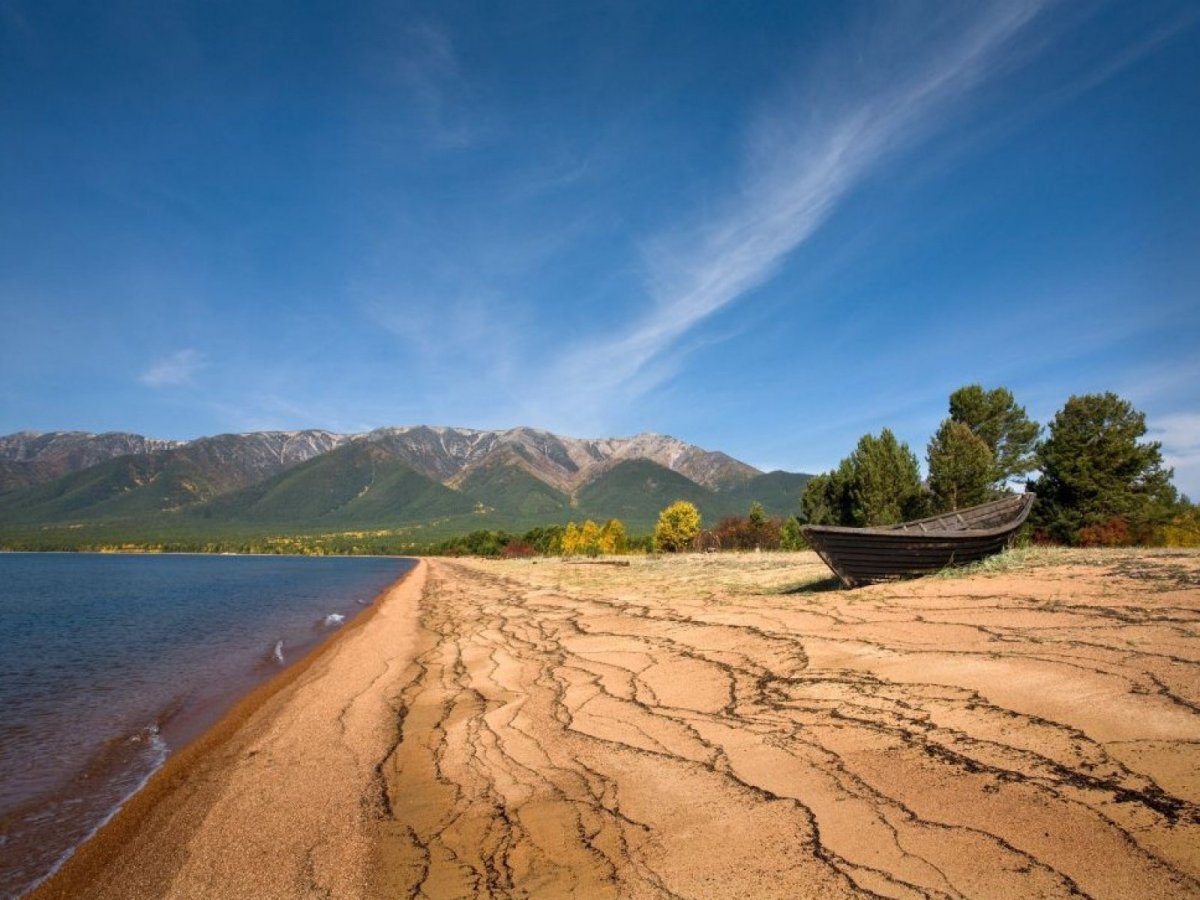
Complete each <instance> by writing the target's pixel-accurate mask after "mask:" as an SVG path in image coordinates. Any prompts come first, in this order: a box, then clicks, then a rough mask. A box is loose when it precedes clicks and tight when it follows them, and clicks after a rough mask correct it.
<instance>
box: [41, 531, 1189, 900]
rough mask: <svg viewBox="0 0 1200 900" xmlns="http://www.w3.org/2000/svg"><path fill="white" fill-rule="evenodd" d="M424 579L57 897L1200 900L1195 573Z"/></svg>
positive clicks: (608, 573) (702, 563)
mask: <svg viewBox="0 0 1200 900" xmlns="http://www.w3.org/2000/svg"><path fill="white" fill-rule="evenodd" d="M828 574H829V573H828V570H826V569H824V567H823V566H822V565H821V564H820V562H819V561H817V559H816V557H815V556H814V555H812V554H762V555H754V554H747V555H742V556H725V555H721V556H710V557H700V556H688V557H680V558H662V559H634V560H633V561H632V564H631V565H630V566H628V567H616V566H603V565H578V564H571V563H564V562H560V561H546V560H539V561H537V562H530V561H522V562H485V561H477V560H463V561H452V560H431V561H427V562H426V563H424V564H423V565H421V566H420V567H419V568H418V569H417V570H416V571H414V573H412V574H411V575H410V576H409V577H408V578H407V579H405V580H404V581H403V582H401V583H400V584H399V585H398V586H397V587H395V588H394V589H393V590H392V591H391V592H390V593H389V594H388V596H387V597H386V598H385V599H384V600H383V601H382V602H381V603H380V604H379V605H378V607H377V609H376V610H374V612H373V613H372V614H371V615H370V616H369V617H361V618H360V620H358V621H356V623H355V624H354V626H352V628H350V629H348V630H347V632H346V633H344V634H343V635H342V636H341V638H340V639H339V640H338V641H337V642H335V643H334V644H333V645H332V646H330V647H329V648H328V649H327V650H326V651H325V652H323V653H322V654H320V655H319V656H318V657H316V658H315V659H314V660H313V661H312V662H311V663H310V664H309V665H308V666H307V667H304V668H303V669H301V670H299V671H295V672H292V673H291V674H290V675H289V676H288V678H289V681H288V682H287V683H286V684H277V685H274V686H273V687H272V689H271V692H270V693H269V695H268V696H264V697H259V698H257V699H256V698H250V699H249V700H248V701H246V703H245V704H243V706H242V707H239V709H238V710H235V712H234V713H233V714H232V715H231V717H230V718H228V719H227V720H226V721H225V722H223V723H222V725H221V726H219V727H218V729H216V730H215V731H214V733H211V734H209V735H207V736H206V737H205V738H204V739H203V740H202V741H201V742H199V743H198V744H196V745H194V746H193V747H191V748H189V749H188V750H186V751H184V752H183V753H180V754H178V755H177V756H176V757H175V758H173V759H172V760H171V762H170V763H168V766H167V767H166V769H164V771H163V772H162V773H160V775H159V776H158V777H156V778H155V779H154V780H153V781H152V783H151V784H150V785H149V787H148V789H147V790H145V791H143V792H142V794H140V795H139V796H138V797H137V798H135V800H134V801H133V802H132V803H131V804H129V805H128V806H127V808H126V810H125V811H123V812H122V814H121V815H119V816H118V817H117V819H116V820H114V822H113V823H112V824H110V825H109V826H108V827H107V828H106V829H105V830H104V831H102V832H101V834H100V835H99V837H98V838H97V839H95V840H93V841H92V842H91V843H89V844H88V845H87V846H85V847H84V848H83V850H82V851H81V852H80V853H78V854H77V855H76V856H75V857H74V859H73V860H72V861H71V862H70V863H69V864H68V865H67V866H66V867H65V868H64V870H63V871H62V872H61V873H60V875H59V877H57V878H56V879H54V880H52V881H51V882H50V883H49V884H47V885H46V886H44V888H43V889H42V891H40V892H39V893H38V894H37V896H54V897H63V896H85V895H86V896H89V897H152V896H153V897H158V896H173V897H210V898H213V897H308V896H332V897H359V896H380V897H394V896H427V897H463V896H535V897H561V896H580V897H605V896H610V897H732V896H742V897H826V896H837V897H840V896H861V895H864V894H875V895H881V896H888V897H919V896H935V897H956V896H969V897H1029V896H1043V897H1059V896H1063V897H1065V896H1072V895H1073V896H1079V895H1086V896H1093V897H1130V896H1154V897H1196V896H1200V752H1197V751H1198V750H1200V555H1197V554H1195V553H1190V554H1177V553H1169V552H1162V551H1157V552H1155V551H1141V552H1124V551H1122V552H1112V553H1056V554H1051V555H1048V556H1045V557H1039V558H1038V559H1036V560H1035V561H1033V562H1030V563H1028V564H1026V565H1025V566H1022V567H1020V568H1017V569H1014V570H1012V571H999V572H995V573H977V574H973V575H970V576H967V577H953V578H942V577H938V578H927V579H922V580H919V581H914V582H906V583H900V584H893V585H879V586H875V587H870V588H865V589H860V590H855V591H842V590H831V589H828V588H829V587H830V584H829V578H828Z"/></svg>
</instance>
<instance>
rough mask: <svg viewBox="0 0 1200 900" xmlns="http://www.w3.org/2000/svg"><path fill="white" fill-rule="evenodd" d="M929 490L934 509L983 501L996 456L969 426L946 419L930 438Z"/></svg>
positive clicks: (986, 497)
mask: <svg viewBox="0 0 1200 900" xmlns="http://www.w3.org/2000/svg"><path fill="white" fill-rule="evenodd" d="M926 459H927V460H928V462H929V490H930V493H932V494H933V503H934V508H935V510H936V511H937V512H943V511H945V510H951V509H962V508H963V507H966V506H975V505H977V504H979V503H986V502H987V500H988V497H989V495H990V494H991V491H990V489H989V486H990V484H991V482H992V480H993V473H994V471H995V459H994V457H993V456H992V451H991V450H990V449H989V448H988V445H987V444H986V443H985V442H984V440H983V438H981V437H979V436H978V435H977V434H975V432H974V431H972V430H971V428H970V426H968V425H967V424H965V423H963V422H956V421H954V420H953V419H946V420H945V421H943V422H942V426H941V427H940V428H939V429H938V432H937V434H935V435H934V436H933V438H932V440H930V442H929V450H928V452H927V454H926Z"/></svg>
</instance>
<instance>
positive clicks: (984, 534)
mask: <svg viewBox="0 0 1200 900" xmlns="http://www.w3.org/2000/svg"><path fill="white" fill-rule="evenodd" d="M1035 499H1036V498H1035V496H1034V495H1033V494H1013V495H1011V496H1008V497H1005V498H1003V499H1002V500H996V501H994V502H992V503H985V504H983V505H982V506H972V507H969V508H967V509H959V510H955V511H953V512H947V513H942V514H941V515H938V516H930V517H929V518H928V519H916V520H915V521H912V522H901V523H900V524H899V525H886V526H880V527H876V528H842V527H838V526H835V525H805V526H804V527H803V528H802V529H801V530H802V531H803V533H804V536H805V537H806V538H807V539H808V543H809V544H810V545H811V546H812V548H813V549H814V550H816V551H817V553H818V554H820V557H821V559H823V560H825V564H826V565H828V566H829V568H831V569H833V571H834V574H836V575H837V577H838V578H840V579H841V581H842V584H844V585H845V586H846V587H856V586H858V585H861V584H871V583H872V582H876V581H892V580H895V579H898V578H914V577H917V576H920V575H929V574H930V573H932V572H937V571H938V570H940V569H944V568H946V567H947V566H960V565H965V564H967V563H972V562H975V561H977V560H980V559H983V558H984V557H986V556H991V555H992V554H993V553H999V552H1000V551H1001V550H1003V549H1004V548H1006V547H1008V546H1009V545H1010V544H1011V543H1012V541H1013V539H1014V538H1015V537H1016V534H1017V531H1018V530H1019V529H1020V527H1021V525H1022V524H1024V522H1025V519H1026V518H1028V516H1029V510H1030V509H1032V508H1033V502H1034V500H1035Z"/></svg>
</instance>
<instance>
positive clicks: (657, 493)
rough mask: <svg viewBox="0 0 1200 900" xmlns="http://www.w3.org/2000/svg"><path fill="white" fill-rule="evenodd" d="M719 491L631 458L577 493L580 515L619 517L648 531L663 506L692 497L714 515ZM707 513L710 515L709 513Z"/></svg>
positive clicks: (627, 524)
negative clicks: (715, 491)
mask: <svg viewBox="0 0 1200 900" xmlns="http://www.w3.org/2000/svg"><path fill="white" fill-rule="evenodd" d="M716 497H717V494H716V493H714V492H713V491H710V490H708V489H707V488H704V487H701V486H700V485H698V484H696V482H694V481H691V480H690V479H687V478H685V477H683V476H682V475H680V474H679V473H678V472H672V471H671V470H670V469H668V468H665V467H663V466H660V465H658V463H653V462H650V460H647V459H630V460H626V461H624V462H621V463H618V464H617V465H615V466H613V467H612V468H611V469H609V470H608V471H607V472H605V473H604V474H603V475H601V476H600V477H599V478H597V479H596V480H595V481H593V482H592V483H591V484H588V485H585V486H584V487H583V488H581V489H580V490H579V491H578V492H577V493H576V495H575V500H576V506H577V507H578V509H579V517H580V518H584V517H586V518H592V519H595V520H597V521H603V520H605V519H609V518H617V519H620V520H621V521H622V522H624V523H625V526H626V527H627V528H630V529H632V530H635V531H639V530H640V531H648V530H650V529H651V528H653V527H654V523H655V521H657V519H658V514H659V512H661V511H662V509H663V507H665V506H667V505H668V504H670V503H673V502H674V501H676V500H689V501H691V502H692V503H695V504H696V505H697V506H699V507H700V510H701V512H702V513H708V514H710V515H711V512H709V510H708V509H706V507H711V508H712V510H713V511H715V509H716V506H717V502H716ZM706 517H707V516H706Z"/></svg>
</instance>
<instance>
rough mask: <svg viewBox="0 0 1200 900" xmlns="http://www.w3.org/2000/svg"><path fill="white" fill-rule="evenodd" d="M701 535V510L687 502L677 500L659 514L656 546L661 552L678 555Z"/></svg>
mask: <svg viewBox="0 0 1200 900" xmlns="http://www.w3.org/2000/svg"><path fill="white" fill-rule="evenodd" d="M699 533H700V510H698V509H696V507H695V505H694V504H692V503H688V502H687V501H686V500H676V501H675V502H674V503H672V504H671V505H670V506H668V507H667V508H666V509H664V510H663V511H662V512H661V513H659V514H658V524H657V525H655V526H654V545H655V546H656V547H657V548H658V549H659V550H666V551H667V552H669V553H677V552H678V551H680V550H686V549H687V548H688V546H689V545H690V544H691V543H692V541H693V540H695V539H696V535H698V534H699Z"/></svg>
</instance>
